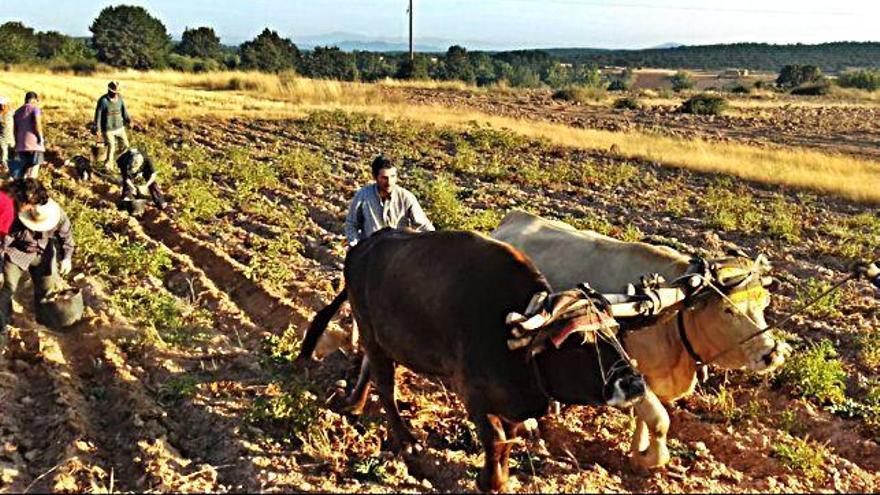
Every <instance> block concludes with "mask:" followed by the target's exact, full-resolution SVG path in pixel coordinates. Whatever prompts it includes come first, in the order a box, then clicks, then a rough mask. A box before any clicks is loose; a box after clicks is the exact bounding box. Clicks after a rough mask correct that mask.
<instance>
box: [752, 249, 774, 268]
mask: <svg viewBox="0 0 880 495" xmlns="http://www.w3.org/2000/svg"><path fill="white" fill-rule="evenodd" d="M755 267H756V268H758V269H759V270H760V271H761V273H767V272H769V271H770V270H772V269H773V265H771V264H770V259H769V258H767V256H765V255H764V254H763V253H761V254H759V255H758V257H757V258H755Z"/></svg>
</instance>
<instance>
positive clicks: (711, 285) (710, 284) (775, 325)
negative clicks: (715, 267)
mask: <svg viewBox="0 0 880 495" xmlns="http://www.w3.org/2000/svg"><path fill="white" fill-rule="evenodd" d="M697 276H698V277H700V278H703V279H704V280H706V279H705V277H703V276H702V275H697ZM858 276H859V275H858V274H856V273H851V274H850V275H848V276H847V277H846V278H844V279H843V280H841V281H839V282H837V283H836V284H834V285H833V286H832V287H831V288H830V289H828V290H826V291H825V292H823V293H822V294H819V295H818V296H816V297H814V298H813V299H811V300H810V301H808V302H807V303H805V304H803V305H802V306H801V307H800V308H798V309H797V310H796V311H794V312H792V313H789V315H788V316H786V317H785V318H783V319H781V320H779V321H777V322H774V323H773V324H772V325H769V326H767V327H766V328H761V327H760V325H758V323H757V322H755V320H753V319H752V318H751V317H750V316H749V315H747V314H746V313H745V312H744V311H743V310H741V309H739V306H737V305H736V303H734V302H733V300H731V299H730V298H729V297H728V296H727V294H725V293H724V292H722V291H721V290H720V289H719V288H718V287H717V286H716V285H715V284H714V283H713V282H712V281H711V280H706V282H707V286H708V287H709V288H710V289H712V290H713V291H715V292H717V293H718V294H719V295H720V296H721V297H722V299H724V300H725V301H727V302H728V303H729V304H730V305H731V306H732V307H733V309H734V310H735V311H736V312H737V313H739V314H740V315H741V316H743V317H745V318H746V319H747V320H748V321H749V323H751V324H752V326H754V327H755V328H757V329H758V331H757V332H755V333H753V334H751V335H749V336H748V337H746V338H744V339H742V340H741V341H739V342H738V343H737V344H735V345H732V346H730V347H728V348H727V349H725V350H724V351H722V352H720V353H718V354H716V355H715V356H713V357H712V358H711V359H708V360H706V361H705V364H711V363H712V362H714V361H716V360H717V359H718V358H720V357H721V356H724V355H726V354H727V353H729V352H730V351H732V350H734V349H736V348H737V347H739V346H741V345H743V344H745V343H746V342H748V341H750V340H752V339H754V338H755V337H757V336H759V335H763V334H765V333H767V332H769V331H771V330H774V329H776V328H779V327H780V326H781V325H782V324H783V323H786V322H787V321H789V320H791V319H792V318H794V317H795V316H797V315H799V314H801V313H803V312H804V311H806V310H807V309H808V308H810V307H812V306H813V305H814V304H816V303H818V302H819V301H820V300H822V299H823V298H825V297H826V296H828V295H829V294H831V293H832V292H835V291H837V290H838V289H840V288H841V287H842V286H843V285H844V284H845V283H847V282H849V281H850V280H852V279H854V278H858Z"/></svg>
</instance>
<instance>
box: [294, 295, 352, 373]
mask: <svg viewBox="0 0 880 495" xmlns="http://www.w3.org/2000/svg"><path fill="white" fill-rule="evenodd" d="M346 300H348V290H346V289H345V288H344V287H343V289H342V292H340V293H339V294H338V295H337V296H336V297H335V298H334V299H333V301H332V302H331V303H330V304H328V305H327V306H326V307H325V308H324V309H322V310H321V311H318V313H317V314H315V317H314V318H313V319H312V323H311V324H310V325H309V329H308V330H306V336H305V338H304V339H303V343H302V347H301V348H300V351H299V356H297V358H296V360H297V361H300V362H302V361H305V360H308V359H311V357H312V353H313V352H315V347H317V346H318V340H319V339H320V338H321V335H324V331H325V330H327V324H329V323H330V319H331V318H333V315H334V314H336V312H337V311H339V307H340V306H342V303H344V302H345V301H346Z"/></svg>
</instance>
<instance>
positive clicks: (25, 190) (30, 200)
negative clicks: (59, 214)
mask: <svg viewBox="0 0 880 495" xmlns="http://www.w3.org/2000/svg"><path fill="white" fill-rule="evenodd" d="M11 190H12V193H13V199H14V200H15V202H16V203H18V204H19V205H24V204H30V205H34V206H40V205H44V204H46V203H48V202H49V191H47V190H46V187H45V186H43V184H40V182H39V181H37V180H36V179H16V180H15V182H13V184H12V187H11Z"/></svg>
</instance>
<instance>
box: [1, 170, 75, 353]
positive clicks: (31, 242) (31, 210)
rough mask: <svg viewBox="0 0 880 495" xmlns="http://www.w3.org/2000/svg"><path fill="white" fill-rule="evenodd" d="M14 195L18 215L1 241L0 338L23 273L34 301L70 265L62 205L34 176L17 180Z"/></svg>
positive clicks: (69, 234)
mask: <svg viewBox="0 0 880 495" xmlns="http://www.w3.org/2000/svg"><path fill="white" fill-rule="evenodd" d="M13 194H14V196H15V202H16V204H17V205H18V215H17V218H16V219H15V221H14V222H13V224H12V228H11V230H10V232H9V235H7V236H6V237H5V238H4V241H3V286H2V288H0V334H4V335H3V337H5V333H6V326H7V325H8V323H9V317H10V315H11V314H12V297H13V296H14V295H15V292H16V290H17V289H18V284H19V282H20V281H21V276H22V275H23V274H24V272H25V271H28V272H29V273H30V274H31V278H32V280H33V285H34V301H35V302H36V301H40V300H41V299H42V298H43V297H45V296H46V295H47V294H48V293H49V292H51V291H52V290H53V289H54V288H55V287H56V286H57V285H58V283H59V282H60V280H59V275H66V274H68V273H70V270H71V269H72V267H73V263H72V259H73V251H74V242H73V230H72V228H71V224H70V220H69V219H68V218H67V214H66V213H64V210H63V209H62V208H61V206H60V205H59V204H58V203H57V202H55V200H53V199H51V198H50V197H49V193H48V192H47V191H46V188H45V187H43V185H42V184H40V183H39V182H37V181H36V180H33V179H24V180H21V181H18V183H17V184H16V187H15V191H14V193H13ZM59 259H60V260H61V261H60V263H58V260H59ZM3 337H0V339H2V338H3Z"/></svg>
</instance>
